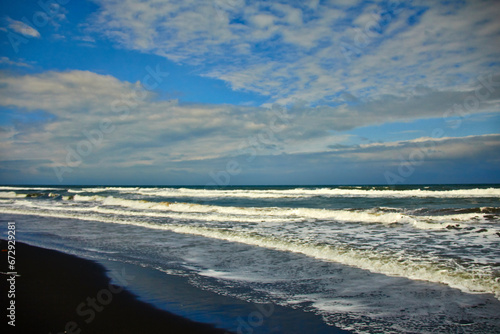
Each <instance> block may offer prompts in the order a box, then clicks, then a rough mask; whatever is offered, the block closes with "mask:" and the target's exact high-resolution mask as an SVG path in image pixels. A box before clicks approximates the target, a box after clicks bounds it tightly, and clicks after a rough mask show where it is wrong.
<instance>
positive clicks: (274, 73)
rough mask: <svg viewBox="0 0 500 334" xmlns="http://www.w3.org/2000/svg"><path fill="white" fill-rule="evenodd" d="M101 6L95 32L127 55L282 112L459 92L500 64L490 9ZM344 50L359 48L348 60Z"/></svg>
mask: <svg viewBox="0 0 500 334" xmlns="http://www.w3.org/2000/svg"><path fill="white" fill-rule="evenodd" d="M99 3H100V5H101V8H100V11H99V12H98V13H97V14H96V15H95V16H94V18H93V19H92V20H91V23H90V30H91V31H94V32H100V33H101V34H104V35H105V36H107V37H109V38H110V39H112V40H114V41H116V42H118V43H120V44H121V45H123V46H124V47H127V48H130V49H135V50H140V51H143V52H149V53H154V54H157V55H161V56H164V57H167V58H169V59H171V60H174V61H178V62H182V63H187V64H194V65H199V64H203V71H202V74H203V75H206V76H209V77H213V78H217V79H222V80H224V81H226V82H228V83H229V84H230V85H231V87H232V88H233V89H235V90H245V91H253V92H256V93H259V94H262V95H265V96H269V97H270V99H271V101H273V102H278V103H282V104H287V103H293V102H294V101H297V100H303V101H307V102H309V103H312V104H313V105H317V104H330V103H332V98H333V97H334V96H336V95H339V94H341V93H342V92H349V93H350V94H352V95H354V96H357V97H358V98H360V99H365V100H366V99H378V98H381V97H382V96H384V95H387V94H392V95H395V96H400V97H401V96H404V95H406V94H408V91H411V90H412V89H414V87H416V86H418V85H424V86H427V87H429V88H431V89H434V90H442V91H451V90H454V89H457V90H458V91H460V90H461V89H462V88H463V85H467V84H470V83H471V82H472V81H473V80H474V79H475V78H476V77H477V76H478V75H479V74H480V73H483V72H486V71H491V70H492V68H491V67H490V64H491V63H495V62H496V61H497V59H498V57H499V56H500V49H499V48H498V46H497V44H498V43H496V41H497V40H498V38H499V37H500V23H499V21H498V20H497V17H498V15H500V6H499V5H498V4H497V3H495V2H493V1H480V2H479V1H467V2H465V3H464V4H463V5H461V6H457V8H454V7H453V8H452V9H451V10H450V8H451V7H452V6H451V7H450V6H449V5H446V4H439V3H435V2H423V3H421V4H418V5H417V4H413V3H405V2H390V3H389V4H386V3H384V2H375V3H373V4H366V5H362V4H361V6H360V7H358V8H359V10H357V11H353V10H351V11H349V12H348V11H346V10H345V9H346V8H347V6H349V5H351V6H354V5H356V4H355V3H352V2H349V3H347V2H345V3H341V2H338V1H329V2H323V3H318V2H317V1H315V2H310V3H309V2H307V3H306V2H305V3H293V4H291V3H288V2H286V1H277V2H272V3H269V2H266V1H252V2H249V1H246V2H245V1H236V0H219V1H217V2H215V3H211V2H210V3H207V2H205V1H196V0H190V1H180V0H178V1H169V2H168V3H165V2H160V1H156V0H148V1H141V2H140V3H139V2H137V1H132V0H127V1H117V0H115V1H106V2H99ZM358 5H359V4H358ZM214 11H215V12H214ZM394 12H396V13H395V14H394ZM421 12H423V14H420V13H421ZM410 21H411V22H412V23H411V24H409V22H410ZM377 24H378V25H379V26H380V29H381V30H380V31H375V30H374V29H376V28H374V27H377ZM360 33H362V34H363V36H364V37H361V38H360V37H359V35H360ZM342 43H344V44H342ZM342 45H350V46H352V47H354V48H355V51H354V53H352V54H350V55H349V57H347V58H348V59H347V58H346V54H345V52H344V53H343V52H342V48H341V47H342Z"/></svg>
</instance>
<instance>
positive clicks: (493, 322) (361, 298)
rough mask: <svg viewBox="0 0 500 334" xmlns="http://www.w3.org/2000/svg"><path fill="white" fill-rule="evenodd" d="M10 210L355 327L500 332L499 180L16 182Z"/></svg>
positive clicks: (36, 231) (127, 258)
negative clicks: (392, 183)
mask: <svg viewBox="0 0 500 334" xmlns="http://www.w3.org/2000/svg"><path fill="white" fill-rule="evenodd" d="M0 215H1V217H0V218H1V219H2V222H7V221H9V220H15V221H20V222H21V221H22V222H23V223H22V224H18V226H19V227H18V228H19V230H20V233H21V235H23V236H24V238H25V239H26V240H27V241H30V242H32V243H35V244H38V245H45V246H46V247H51V248H55V249H59V250H63V251H67V252H71V253H74V254H83V255H86V256H91V257H95V258H98V259H101V260H103V261H113V262H114V263H127V264H133V265H140V266H143V267H146V268H148V269H150V270H155V271H156V272H158V273H167V274H170V275H175V276H178V277H184V278H185V279H186V280H187V281H188V282H189V284H190V286H192V287H194V288H196V289H200V290H203V291H211V292H215V293H217V294H219V295H224V296H231V297H234V298H236V299H238V300H242V301H250V302H254V303H263V304H265V303H274V304H279V305H283V306H286V307H290V308H296V309H299V310H304V311H308V312H311V313H314V314H317V315H318V316H320V317H321V319H322V320H323V322H324V323H325V324H327V325H335V326H337V327H339V328H343V329H347V330H351V331H353V332H359V333H363V332H384V333H391V332H394V333H398V332H419V333H425V332H431V331H432V332H443V333H457V332H458V333H461V332H464V333H485V332H500V316H499V314H500V312H499V310H500V301H499V298H500V246H499V244H500V243H499V241H500V224H499V215H500V186H498V185H418V186H398V187H386V186H320V187H318V186H315V187H226V188H203V187H105V186H103V187H81V186H71V187H68V186H64V187H53V186H47V187H43V186H33V187H27V186H3V187H0ZM5 224H6V223H5ZM257 327H259V329H258V328H257ZM332 328H333V327H332ZM233 329H234V330H236V328H233ZM251 329H252V330H253V332H254V333H257V332H259V330H260V332H262V333H264V332H265V326H256V327H255V328H253V327H252V328H251Z"/></svg>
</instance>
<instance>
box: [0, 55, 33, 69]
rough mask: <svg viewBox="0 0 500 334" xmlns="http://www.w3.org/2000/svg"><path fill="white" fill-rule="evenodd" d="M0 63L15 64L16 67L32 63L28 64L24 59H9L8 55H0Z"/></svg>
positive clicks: (27, 65)
mask: <svg viewBox="0 0 500 334" xmlns="http://www.w3.org/2000/svg"><path fill="white" fill-rule="evenodd" d="M0 64H4V65H9V66H17V67H32V65H30V64H28V63H26V62H24V61H14V60H10V59H9V57H0Z"/></svg>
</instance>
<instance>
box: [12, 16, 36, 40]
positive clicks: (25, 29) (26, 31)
mask: <svg viewBox="0 0 500 334" xmlns="http://www.w3.org/2000/svg"><path fill="white" fill-rule="evenodd" d="M6 21H7V24H8V27H9V28H10V29H12V30H13V31H14V32H17V33H19V34H22V35H24V36H27V37H33V38H40V33H39V32H38V30H36V29H35V28H33V27H31V26H29V25H27V24H26V23H24V22H21V21H16V20H13V19H11V18H10V17H7V18H6Z"/></svg>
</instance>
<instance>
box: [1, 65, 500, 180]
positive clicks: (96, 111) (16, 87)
mask: <svg viewBox="0 0 500 334" xmlns="http://www.w3.org/2000/svg"><path fill="white" fill-rule="evenodd" d="M0 87H1V88H0V106H3V107H9V108H14V109H16V110H18V113H19V114H20V115H22V114H26V113H38V116H37V117H36V118H35V119H41V120H39V121H34V120H33V118H30V117H27V118H26V119H25V120H24V121H18V122H17V123H16V125H15V126H14V125H11V126H8V127H3V128H1V129H0V130H1V131H0V138H1V139H2V141H1V144H0V156H2V159H3V161H4V162H5V161H26V160H30V161H34V162H33V163H36V164H37V166H38V167H45V168H52V167H54V166H64V165H65V159H66V158H67V154H68V147H70V148H71V149H73V150H76V149H78V145H82V144H81V143H82V142H88V141H89V137H88V136H89V135H88V134H89V133H94V136H96V135H95V133H96V131H98V130H100V126H101V122H102V121H104V120H106V121H107V122H109V123H110V124H112V128H113V130H112V131H111V132H110V133H105V134H103V135H102V138H101V139H99V136H97V137H94V139H95V140H97V139H99V145H95V147H94V146H93V147H92V152H91V154H89V155H88V156H87V157H85V159H84V161H83V163H82V166H81V167H82V168H95V167H96V166H100V167H101V168H118V167H123V168H125V167H127V168H128V167H133V166H143V167H144V166H154V167H155V168H159V166H164V168H174V167H175V168H177V169H179V168H181V167H182V166H184V167H186V168H188V167H189V168H194V167H193V166H194V165H197V166H198V167H197V168H198V171H199V172H200V173H202V172H201V171H205V173H208V171H209V170H210V169H209V168H211V166H213V163H212V164H207V165H205V163H204V162H207V161H212V162H215V161H220V160H221V159H226V160H227V159H231V157H238V156H241V155H246V156H247V157H249V156H261V157H266V156H267V157H268V158H269V157H279V156H283V155H287V156H290V157H292V158H293V157H300V156H302V155H304V154H305V155H310V156H313V155H314V154H316V155H318V156H319V157H321V156H324V157H325V158H324V159H327V158H328V157H329V158H331V157H335V159H343V160H342V161H353V162H356V161H368V160H376V161H381V160H383V161H388V162H390V161H392V159H393V158H394V154H395V152H398V151H401V150H403V151H404V150H408V149H410V148H411V147H412V145H417V144H418V143H417V141H407V142H395V143H383V144H370V145H364V146H363V145H361V146H351V147H348V146H346V144H347V143H348V142H349V140H350V138H351V136H350V135H347V134H342V133H338V132H335V130H337V131H338V130H347V129H352V128H354V127H359V126H369V125H373V124H379V123H385V122H387V121H388V120H390V121H406V120H412V119H416V118H430V117H436V116H437V117H441V115H442V114H440V113H439V111H438V109H436V108H438V107H436V106H444V105H445V104H446V103H449V102H450V101H452V102H453V101H460V100H461V99H463V97H464V96H469V95H470V94H473V93H471V92H462V93H461V94H458V95H456V94H455V95H454V94H452V93H450V94H446V93H442V92H435V91H432V90H425V89H421V90H422V91H423V92H425V94H426V95H425V96H426V98H428V99H429V101H426V100H425V99H424V100H420V99H421V98H422V96H418V95H417V96H414V97H412V98H410V99H408V100H404V99H395V98H394V97H390V96H389V97H386V99H385V100H374V101H371V102H369V103H366V104H358V105H354V106H349V105H347V104H344V105H340V106H338V107H336V108H334V107H316V108H310V107H306V106H304V105H303V106H301V105H299V104H296V105H295V106H293V107H292V108H289V110H288V112H287V113H285V114H283V113H280V112H278V111H279V110H280V109H279V108H278V107H275V108H274V109H268V108H256V107H244V106H231V105H204V104H179V103H178V102H177V101H165V100H158V99H157V97H156V96H155V94H153V93H151V92H148V91H146V90H144V88H143V87H142V85H141V83H140V82H137V83H129V82H126V81H120V80H118V79H116V78H114V77H112V76H109V75H100V74H96V73H93V72H88V71H76V70H75V71H67V72H55V71H50V72H44V73H40V74H32V75H24V76H15V75H11V74H6V73H4V74H3V75H2V76H0ZM498 91H500V89H498ZM468 94H469V95H468ZM492 96H493V95H492ZM495 96H496V99H498V98H499V96H500V93H499V94H497V95H495ZM432 106H434V109H433V108H432ZM402 108H406V109H407V113H401V109H402ZM482 110H485V109H484V108H483V109H482ZM41 111H44V113H43V114H40V112H41ZM371 111H375V112H371ZM497 111H498V110H497ZM436 112H438V114H437V115H436ZM478 112H479V111H478ZM452 116H453V115H452ZM477 138H479V137H477ZM477 138H476V139H477ZM481 138H483V139H484V140H483V139H482V141H479V140H476V139H474V138H465V139H464V142H468V143H469V144H462V146H460V145H459V144H457V142H458V139H453V140H452V139H446V140H445V139H440V140H438V141H437V147H438V148H439V150H438V149H436V150H437V151H439V152H441V151H442V152H444V153H443V154H444V155H443V158H449V159H451V158H456V157H459V156H466V154H465V153H466V152H469V153H470V152H475V151H474V150H476V151H477V149H472V148H473V147H476V146H477V147H481V152H482V151H486V150H488V149H489V150H496V149H497V147H498V145H497V142H498V138H496V137H494V138H493V137H486V136H484V137H481ZM486 139H488V140H486ZM452 142H453V143H455V144H453V145H451V143H452ZM445 144H446V145H445ZM474 145H475V146H474ZM332 147H333V149H332ZM439 152H438V153H436V155H435V156H436V157H438V156H440V154H441V153H439ZM329 158H328V159H329ZM266 159H267V158H266ZM273 159H274V158H273ZM276 159H277V158H276ZM315 159H316V158H315ZM318 159H319V158H318ZM377 159H378V160H377ZM320 160H321V159H320ZM320 160H318V161H320ZM324 161H327V160H324ZM184 167H182V168H184ZM31 170H36V168H35V169H33V168H32V169H31Z"/></svg>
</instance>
